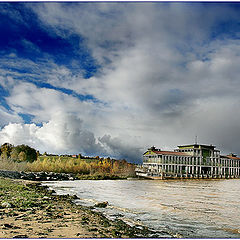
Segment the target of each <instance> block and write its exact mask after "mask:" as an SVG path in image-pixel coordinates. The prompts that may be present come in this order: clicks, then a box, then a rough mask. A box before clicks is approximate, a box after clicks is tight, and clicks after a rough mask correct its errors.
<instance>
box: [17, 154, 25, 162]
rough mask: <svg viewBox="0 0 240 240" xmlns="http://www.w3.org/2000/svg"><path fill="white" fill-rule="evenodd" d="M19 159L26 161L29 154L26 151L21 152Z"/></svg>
mask: <svg viewBox="0 0 240 240" xmlns="http://www.w3.org/2000/svg"><path fill="white" fill-rule="evenodd" d="M18 159H19V161H20V162H24V161H26V160H27V155H26V153H25V152H20V153H19V154H18Z"/></svg>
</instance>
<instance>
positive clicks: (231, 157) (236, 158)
mask: <svg viewBox="0 0 240 240" xmlns="http://www.w3.org/2000/svg"><path fill="white" fill-rule="evenodd" d="M226 157H227V158H230V159H235V160H240V158H239V157H233V156H229V155H227V156H226Z"/></svg>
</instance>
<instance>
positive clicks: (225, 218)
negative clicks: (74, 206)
mask: <svg viewBox="0 0 240 240" xmlns="http://www.w3.org/2000/svg"><path fill="white" fill-rule="evenodd" d="M43 184H44V185H48V186H49V187H50V188H51V189H54V190H55V191H56V192H57V194H76V195H77V196H78V197H79V198H80V200H77V203H79V204H81V205H87V206H93V205H94V204H95V203H96V202H101V201H108V202H109V206H108V207H107V208H105V209H98V211H101V212H103V214H104V215H106V216H107V217H109V218H112V219H114V218H120V219H122V220H124V221H126V222H127V223H129V224H139V225H145V226H148V227H150V228H152V229H154V230H156V231H157V232H158V236H159V237H165V238H168V237H171V236H173V237H178V238H180V237H184V238H240V180H239V179H229V180H179V181H177V180H170V181H163V180H96V181H95V180H79V181H61V182H45V183H43Z"/></svg>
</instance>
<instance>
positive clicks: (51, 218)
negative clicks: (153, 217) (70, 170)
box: [0, 178, 154, 238]
mask: <svg viewBox="0 0 240 240" xmlns="http://www.w3.org/2000/svg"><path fill="white" fill-rule="evenodd" d="M73 200H74V197H71V196H57V195H53V194H52V192H51V191H49V190H47V189H46V188H44V187H42V186H40V185H39V183H37V182H31V181H26V180H13V179H6V178H0V238H129V237H131V238H136V237H145V238H146V237H154V235H153V233H152V232H151V231H149V230H148V229H147V228H141V229H140V228H137V227H130V226H129V225H127V224H125V223H124V222H123V221H121V220H115V221H111V220H108V219H107V218H105V217H104V216H103V215H102V214H100V213H96V212H93V211H92V210H91V209H90V208H87V207H83V206H79V205H75V204H74V203H73Z"/></svg>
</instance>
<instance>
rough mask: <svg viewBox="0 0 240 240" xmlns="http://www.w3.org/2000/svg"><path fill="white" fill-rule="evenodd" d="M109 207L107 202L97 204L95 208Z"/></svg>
mask: <svg viewBox="0 0 240 240" xmlns="http://www.w3.org/2000/svg"><path fill="white" fill-rule="evenodd" d="M107 205H108V202H107V201H106V202H99V203H96V204H95V205H94V207H98V208H105V207H107Z"/></svg>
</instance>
